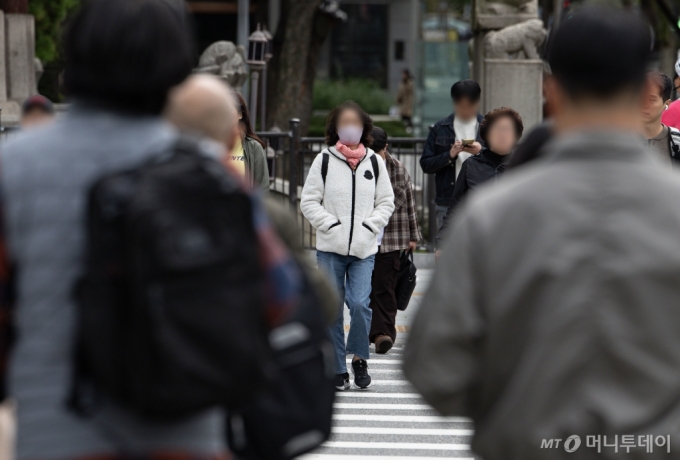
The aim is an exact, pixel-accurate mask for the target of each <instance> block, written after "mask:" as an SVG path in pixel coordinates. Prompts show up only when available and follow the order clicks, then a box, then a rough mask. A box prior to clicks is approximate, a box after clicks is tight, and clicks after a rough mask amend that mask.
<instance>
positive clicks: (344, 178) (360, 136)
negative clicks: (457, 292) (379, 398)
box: [300, 101, 394, 391]
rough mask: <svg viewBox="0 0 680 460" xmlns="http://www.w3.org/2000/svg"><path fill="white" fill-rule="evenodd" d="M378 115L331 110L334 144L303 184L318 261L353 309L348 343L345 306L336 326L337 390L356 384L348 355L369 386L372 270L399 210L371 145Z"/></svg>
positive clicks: (329, 138) (352, 106)
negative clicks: (373, 118)
mask: <svg viewBox="0 0 680 460" xmlns="http://www.w3.org/2000/svg"><path fill="white" fill-rule="evenodd" d="M372 130H373V123H372V121H371V118H370V117H369V116H368V114H366V112H364V110H363V109H362V108H361V107H360V106H359V105H358V104H357V103H355V102H352V101H347V102H345V103H343V104H341V105H339V106H338V107H336V108H335V109H334V110H333V111H332V112H331V113H330V115H329V116H328V121H327V125H326V143H327V144H328V148H326V149H324V150H323V151H322V152H321V153H320V154H319V155H317V157H316V158H315V159H314V162H313V163H312V166H311V168H310V170H309V175H308V176H307V180H306V181H305V185H304V187H303V189H302V195H301V199H300V209H301V210H302V214H303V215H304V216H305V217H306V218H307V220H309V222H310V223H311V224H312V226H313V227H314V228H315V229H316V249H317V254H316V258H317V263H318V264H319V267H320V268H322V269H323V270H325V271H326V273H328V275H329V276H330V277H331V279H332V280H333V281H334V282H335V285H336V288H337V290H338V293H339V294H340V299H344V300H345V301H346V303H347V305H348V307H349V312H350V317H351V322H350V329H349V334H348V336H347V344H345V329H344V317H343V313H344V309H343V308H342V304H341V305H340V314H339V315H338V317H337V319H336V321H335V324H334V325H333V326H332V327H331V339H332V341H333V345H334V347H335V354H336V362H335V367H336V369H335V372H336V385H335V386H336V388H337V389H338V390H341V391H342V390H347V389H349V387H350V380H349V374H348V373H347V363H346V356H347V355H352V356H353V357H352V373H353V374H354V385H355V386H356V387H357V388H360V389H364V388H368V386H369V385H370V384H371V377H370V375H369V374H368V363H367V362H366V360H367V359H368V358H369V332H370V328H371V309H370V306H369V301H370V299H369V296H370V293H371V274H372V272H373V264H374V261H375V254H376V253H377V252H378V234H379V233H380V232H381V230H382V229H383V228H384V227H385V226H386V225H387V223H388V221H389V219H390V216H391V215H392V212H393V211H394V193H393V192H392V186H391V184H390V179H389V175H388V173H387V169H386V167H385V162H384V161H382V160H381V159H380V157H378V156H376V154H375V153H374V152H373V151H372V150H371V149H370V148H367V147H366V146H367V145H370V142H371V132H372Z"/></svg>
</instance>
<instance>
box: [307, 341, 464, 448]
mask: <svg viewBox="0 0 680 460" xmlns="http://www.w3.org/2000/svg"><path fill="white" fill-rule="evenodd" d="M401 358H402V349H401V347H396V348H394V349H393V350H392V351H390V353H389V354H387V355H382V356H376V355H374V354H371V359H370V360H369V361H368V363H369V364H368V365H369V374H370V375H371V377H372V379H373V383H372V385H371V387H369V388H368V389H366V390H354V389H353V390H350V391H343V392H339V393H337V397H336V402H335V414H334V415H333V435H332V437H331V439H330V440H329V441H328V442H326V443H325V444H324V445H323V446H322V447H321V448H319V449H317V450H316V451H315V452H312V453H310V454H307V455H305V456H302V457H300V459H301V460H359V459H361V460H385V459H395V460H430V459H433V458H437V459H444V460H447V459H448V460H452V459H456V460H474V457H473V455H472V452H471V451H470V442H471V441H472V435H473V434H474V428H473V424H472V421H471V420H470V419H469V418H466V417H442V416H440V415H438V414H437V413H436V411H435V410H434V409H432V408H431V407H430V406H429V405H427V404H426V403H425V402H424V401H423V400H422V398H421V397H420V395H419V394H418V393H416V392H415V390H414V389H413V387H412V386H411V384H410V383H409V382H408V381H407V380H406V379H405V378H404V375H403V372H402V370H401ZM347 364H348V367H349V366H350V364H351V361H350V360H349V359H348V360H347Z"/></svg>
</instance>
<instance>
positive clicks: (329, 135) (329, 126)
mask: <svg viewBox="0 0 680 460" xmlns="http://www.w3.org/2000/svg"><path fill="white" fill-rule="evenodd" d="M345 110H353V111H355V112H356V113H357V114H358V115H359V118H361V121H362V122H363V124H364V132H363V133H362V134H361V143H362V144H364V146H369V145H371V142H372V141H373V138H372V137H371V133H372V132H373V120H371V117H370V116H368V114H367V113H366V112H365V111H364V109H362V108H361V106H360V105H359V104H357V103H356V102H354V101H345V102H343V103H342V104H340V105H339V106H337V107H336V108H334V109H333V110H332V111H331V113H330V114H328V118H327V119H326V144H328V145H330V146H333V145H335V144H337V143H338V141H339V140H340V138H339V137H338V119H339V118H340V115H342V113H343V112H344V111H345Z"/></svg>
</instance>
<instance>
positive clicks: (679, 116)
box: [661, 52, 680, 129]
mask: <svg viewBox="0 0 680 460" xmlns="http://www.w3.org/2000/svg"><path fill="white" fill-rule="evenodd" d="M673 87H674V88H675V93H676V97H677V99H676V100H675V101H673V103H672V104H671V105H670V106H669V107H668V110H666V111H664V113H663V115H662V116H661V123H663V124H664V125H666V126H668V127H670V128H675V129H680V52H679V53H678V60H677V61H676V62H675V79H674V80H673Z"/></svg>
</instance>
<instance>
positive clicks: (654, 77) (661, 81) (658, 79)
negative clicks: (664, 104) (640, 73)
mask: <svg viewBox="0 0 680 460" xmlns="http://www.w3.org/2000/svg"><path fill="white" fill-rule="evenodd" d="M647 78H648V79H649V81H651V82H652V83H654V84H655V85H656V86H657V87H658V88H659V96H661V98H662V99H663V100H664V101H667V100H669V99H670V98H671V94H672V93H673V80H671V77H669V76H668V75H666V74H665V73H663V72H658V71H656V70H652V71H650V72H647Z"/></svg>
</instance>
